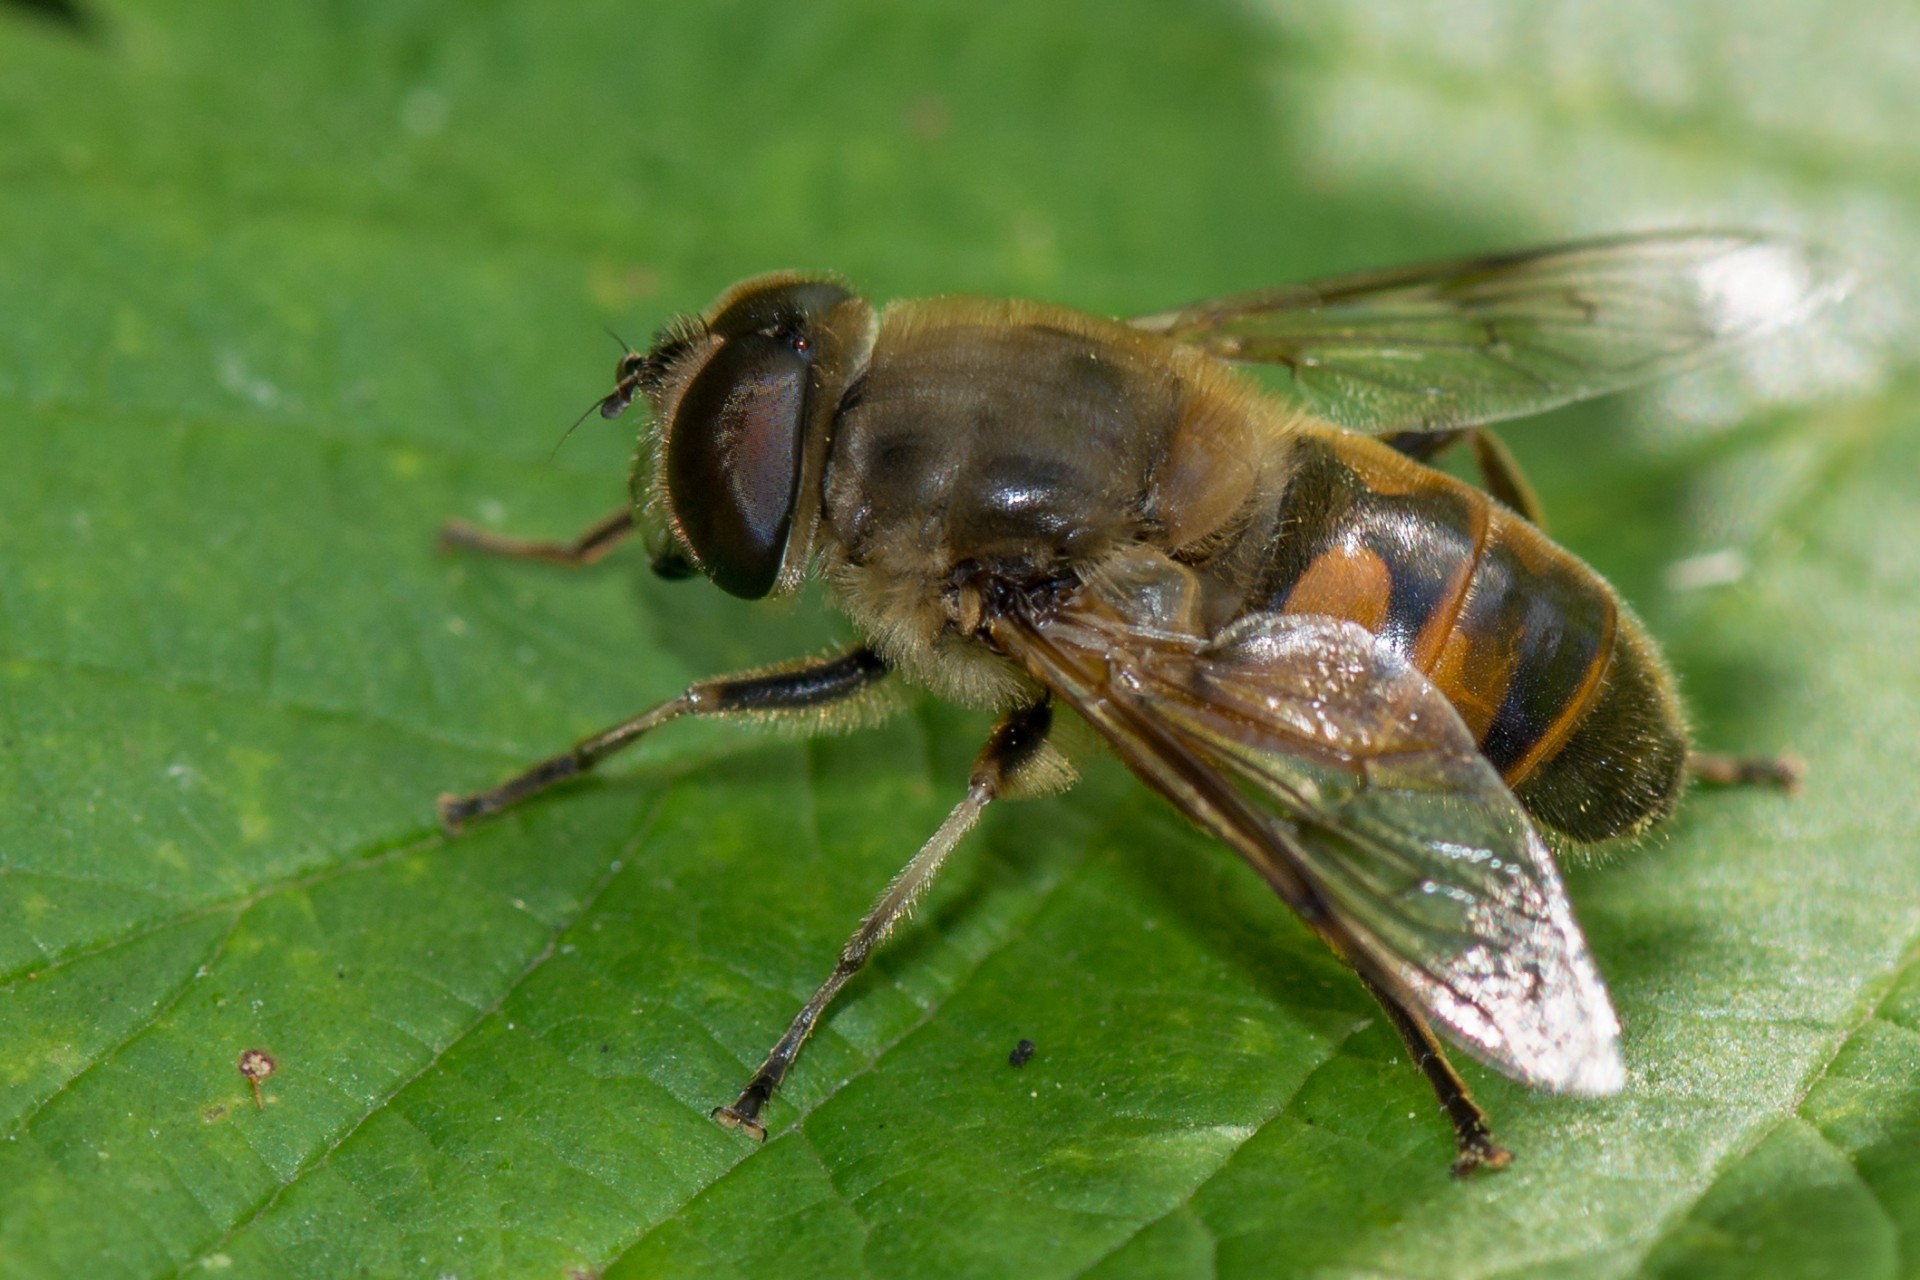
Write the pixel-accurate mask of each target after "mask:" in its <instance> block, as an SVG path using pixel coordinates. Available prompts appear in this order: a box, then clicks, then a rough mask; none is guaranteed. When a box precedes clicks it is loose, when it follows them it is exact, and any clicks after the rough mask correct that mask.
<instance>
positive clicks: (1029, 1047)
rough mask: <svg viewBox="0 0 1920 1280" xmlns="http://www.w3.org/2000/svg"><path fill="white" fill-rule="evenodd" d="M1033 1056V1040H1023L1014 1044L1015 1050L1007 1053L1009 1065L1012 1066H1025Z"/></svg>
mask: <svg viewBox="0 0 1920 1280" xmlns="http://www.w3.org/2000/svg"><path fill="white" fill-rule="evenodd" d="M1031 1057H1033V1041H1031V1040H1022V1041H1021V1042H1020V1043H1019V1044H1017V1045H1015V1046H1013V1052H1012V1053H1010V1054H1008V1055H1007V1065H1008V1066H1010V1067H1024V1066H1026V1065H1027V1060H1028V1059H1029V1058H1031Z"/></svg>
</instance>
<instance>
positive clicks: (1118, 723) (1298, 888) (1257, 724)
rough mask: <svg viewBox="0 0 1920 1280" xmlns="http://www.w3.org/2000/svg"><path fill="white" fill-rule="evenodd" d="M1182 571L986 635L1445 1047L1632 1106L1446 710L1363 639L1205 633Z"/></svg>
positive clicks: (1261, 622)
mask: <svg viewBox="0 0 1920 1280" xmlns="http://www.w3.org/2000/svg"><path fill="white" fill-rule="evenodd" d="M1183 576H1184V571H1182V570H1180V569H1179V568H1178V567H1177V566H1172V565H1167V564H1165V563H1164V562H1161V564H1159V565H1158V566H1155V565H1152V564H1149V565H1147V566H1146V567H1145V569H1144V570H1143V571H1142V572H1140V573H1135V574H1133V575H1132V576H1131V577H1128V576H1126V575H1119V574H1116V575H1108V576H1106V577H1104V578H1103V579H1102V580H1101V581H1100V582H1099V583H1098V584H1097V585H1092V586H1089V587H1086V588H1083V589H1082V590H1081V591H1080V592H1079V593H1078V595H1077V596H1076V597H1075V598H1073V599H1072V600H1071V601H1070V602H1068V603H1067V604H1066V605H1065V606H1062V607H1056V608H1053V609H1051V610H1050V611H1049V612H1047V613H1046V614H1045V615H1044V616H1023V615H1022V614H1021V613H1020V611H1018V610H1015V611H1012V612H1011V613H1010V614H1009V616H1007V617H1005V618H1003V619H1002V620H1000V621H999V622H997V623H996V624H995V626H994V635H995V636H996V638H997V639H999V640H1000V642H1001V643H1002V645H1003V646H1004V647H1005V648H1007V649H1008V651H1009V652H1011V653H1013V654H1014V655H1015V656H1016V657H1018V658H1020V659H1022V660H1023V661H1025V662H1026V664H1027V665H1028V666H1029V667H1030V668H1031V669H1032V670H1033V672H1034V673H1035V675H1037V676H1038V677H1039V678H1040V679H1041V680H1043V681H1044V682H1045V683H1046V684H1047V685H1048V686H1049V687H1050V688H1052V689H1053V690H1054V691H1055V692H1056V693H1057V694H1058V695H1059V696H1060V697H1061V698H1063V699H1064V700H1065V701H1066V702H1067V703H1068V704H1069V705H1071V706H1073V707H1074V708H1075V709H1076V710H1077V711H1079V712H1080V714H1081V715H1082V716H1084V717H1085V718H1086V719H1087V720H1088V721H1089V722H1090V723H1091V724H1092V725H1093V726H1094V727H1095V728H1096V729H1097V730H1099V732H1100V733H1102V734H1103V735H1104V736H1105V737H1106V738H1107V740H1108V741H1109V742H1110V743H1112V745H1113V746H1114V747H1115V748H1116V750H1117V751H1118V752H1119V754H1120V756H1121V757H1122V759H1124V760H1125V761H1126V763H1127V764H1128V766H1129V767H1130V768H1132V769H1133V771H1134V772H1135V773H1136V774H1138V775H1139V776H1140V777H1141V778H1142V779H1144V780H1145V781H1146V782H1148V783H1149V784H1150V785H1152V786H1153V787H1155V788H1156V789H1157V790H1159V791H1161V792H1162V793H1163V794H1165V795H1167V796H1168V797H1169V798H1170V799H1172V800H1173V801H1174V803H1175V804H1176V805H1177V806H1178V807H1179V808H1181V809H1182V810H1183V811H1184V812H1186V813H1187V814H1188V815H1189V816H1190V817H1192V818H1193V819H1194V820H1195V821H1196V822H1198V823H1199V824H1200V825H1201V826H1203V827H1205V828H1207V829H1209V830H1210V831H1212V832H1213V833H1214V834H1215V835H1217V836H1219V837H1220V838H1221V839H1223V840H1225V841H1226V842H1227V843H1228V844H1230V845H1232V846H1233V847H1234V848H1235V849H1236V850H1238V851H1239V852H1240V853H1241V854H1242V855H1243V856H1245V857H1246V858H1247V860H1248V861H1249V862H1251V863H1252V864H1253V865H1254V867H1255V868H1256V869H1257V870H1259V871H1261V872H1262V874H1264V875H1266V877H1267V878H1268V880H1269V881H1270V882H1271V883H1273V884H1274V887H1275V888H1276V889H1277V890H1279V892H1280V893H1281V895H1282V896H1283V897H1284V898H1286V900H1287V901H1288V902H1289V903H1290V904H1291V905H1293V906H1294V907H1295V909H1296V910H1299V911H1300V912H1301V914H1302V915H1303V916H1304V917H1306V919H1307V920H1308V922H1309V923H1310V924H1313V925H1314V926H1315V927H1316V929H1318V930H1319V931H1320V932H1321V934H1322V935H1323V936H1324V937H1326V938H1327V940H1328V942H1329V943H1331V944H1332V945H1333V946H1334V947H1335V949H1336V950H1338V951H1340V952H1341V953H1342V954H1343V955H1344V956H1346V958H1347V959H1348V960H1349V961H1350V962H1352V963H1353V964H1354V965H1355V967H1357V968H1359V969H1360V970H1361V971H1362V972H1363V973H1365V974H1366V975H1367V976H1368V977H1369V978H1371V979H1373V980H1374V981H1376V982H1377V983H1379V984H1380V985H1381V986H1383V987H1384V988H1385V989H1386V990H1388V991H1389V992H1391V993H1392V994H1393V995H1394V996H1396V997H1397V998H1398V999H1400V1000H1401V1001H1402V1002H1403V1003H1405V1004H1407V1005H1408V1006H1409V1007H1411V1008H1413V1009H1415V1010H1417V1011H1419V1012H1420V1013H1421V1014H1423V1015H1424V1016H1425V1017H1426V1018H1427V1019H1428V1020H1429V1021H1431V1022H1432V1023H1433V1024H1435V1025H1436V1026H1437V1027H1438V1028H1439V1029H1440V1030H1442V1031H1443V1032H1444V1033H1445V1034H1446V1035H1447V1036H1448V1037H1449V1038H1450V1039H1452V1040H1454V1041H1455V1042H1457V1043H1458V1044H1460V1045H1461V1046H1462V1047H1463V1048H1465V1049H1466V1050H1467V1051H1468V1052H1470V1053H1472V1054H1473V1055H1474V1056H1476V1057H1478V1058H1480V1059H1481V1060H1482V1061H1484V1062H1486V1063H1488V1064H1489V1065H1491V1066H1493V1067H1496V1068H1497V1069H1499V1070H1500V1071H1502V1072H1504V1073H1506V1074H1507V1075H1510V1076H1512V1077H1514V1078H1516V1079H1518V1080H1522V1081H1524V1082H1526V1083H1528V1084H1531V1085H1536V1086H1540V1087H1543V1088H1548V1089H1553V1090H1558V1091H1562V1092H1568V1093H1577V1094H1604V1093H1611V1092H1614V1091H1616V1090H1618V1089H1619V1088H1620V1087H1621V1085H1622V1083H1623V1080H1624V1072H1623V1069H1622V1066H1621V1061H1620V1055H1619V1050H1618V1047H1617V1038H1618V1023H1617V1022H1616V1020H1615V1018H1614V1014H1613V1009H1612V1006H1611V1005H1610V1004H1609V1003H1608V1000H1607V995H1606V991H1605V989H1604V987H1603V986H1602V985H1601V982H1600V979H1599V977H1598V976H1597V974H1596V973H1595V971H1594V967H1593V963H1592V961H1591V960H1590V959H1589V957H1588V954H1587V948H1586V942H1585V940H1584V939H1583V938H1582V936H1581V934H1580V930H1579V927H1578V926H1577V925H1576V924H1575V923H1574V919H1573V913H1572V910H1571V908H1570V907H1569V905H1568V902H1567V896H1566V891H1565V890H1564V888H1563V887H1562V885H1561V881H1560V876H1559V873H1558V871H1557V870H1556V869H1555V866H1554V862H1553V859H1552V856H1551V854H1550V853H1549V851H1548V850H1547V848H1546V846H1545V844H1544V843H1542V841H1541V839H1540V836H1539V834H1538V833H1537V832H1536V831H1535V830H1534V828H1533V825H1532V823H1531V822H1529V820H1528V819H1527V816H1526V814H1525V812H1524V811H1523V810H1522V809H1521V807H1520V805H1519V802H1518V801H1516V800H1515V799H1514V797H1513V794H1512V792H1510V791H1509V790H1508V789H1507V787H1506V785H1505V784H1504V783H1503V782H1502V781H1501V779H1500V777H1499V774H1498V773H1497V772H1496V771H1495V770H1494V768H1493V766H1492V765H1490V764H1489V763H1487V761H1486V760H1485V758H1484V757H1482V756H1481V755H1480V754H1479V752H1478V751H1477V750H1476V749H1475V746H1474V742H1473V737H1472V735H1471V733H1470V732H1469V731H1468V729H1467V727H1466V725H1465V724H1464V723H1463V722H1462V721H1461V719H1460V717H1459V715H1458V714H1457V713H1456V712H1455V711H1454V710H1453V708H1452V706H1451V705H1450V704H1449V703H1448V702H1447V700H1446V698H1445V697H1444V696H1443V695H1442V694H1441V693H1440V692H1439V691H1438V690H1437V689H1436V688H1435V687H1434V686H1433V684H1432V683H1431V682H1429V681H1428V680H1427V679H1426V677H1425V676H1423V675H1422V674H1421V673H1420V672H1418V671H1417V670H1415V669H1413V668H1412V667H1409V666H1408V665H1406V663H1405V662H1404V661H1403V660H1401V659H1400V658H1399V657H1398V656H1397V655H1395V654H1394V653H1393V652H1392V650H1390V649H1388V648H1386V647H1385V646H1382V645H1379V644H1377V643H1376V642H1375V640H1374V638H1373V636H1371V635H1370V634H1369V633H1368V632H1366V631H1365V630H1364V629H1362V628H1360V627H1358V626H1355V625H1354V624H1352V623H1349V622H1344V621H1338V620H1334V619H1330V618H1323V617H1295V616H1288V615H1283V614H1260V615H1256V616H1252V617H1248V618H1246V619H1243V620H1242V621H1240V622H1239V623H1236V624H1235V625H1234V626H1232V627H1231V628H1230V629H1229V630H1227V631H1226V632H1225V633H1224V634H1222V635H1220V636H1218V637H1216V638H1214V639H1211V640H1208V639H1204V638H1202V637H1200V636H1197V635H1195V634H1192V631H1191V629H1189V628H1188V627H1187V626H1186V625H1185V624H1184V623H1182V622H1181V621H1180V620H1179V619H1180V616H1181V607H1180V605H1179V603H1178V601H1179V596H1180V591H1181V586H1180V579H1181V578H1182V577H1183Z"/></svg>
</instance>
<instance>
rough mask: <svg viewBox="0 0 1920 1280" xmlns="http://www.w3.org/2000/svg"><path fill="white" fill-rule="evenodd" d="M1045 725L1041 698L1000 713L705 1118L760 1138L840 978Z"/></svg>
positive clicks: (1022, 759) (1032, 753) (1022, 764)
mask: <svg viewBox="0 0 1920 1280" xmlns="http://www.w3.org/2000/svg"><path fill="white" fill-rule="evenodd" d="M1052 727H1053V708H1052V704H1051V703H1050V702H1048V701H1047V700H1046V699H1042V700H1041V701H1039V702H1036V703H1034V704H1033V705H1031V706H1027V707H1020V708H1016V709H1015V710H1013V711H1010V712H1008V713H1007V714H1006V715H1005V716H1004V717H1002V718H1001V721H1000V723H999V724H998V725H996V726H994V730H993V734H992V736H991V737H989V738H988V739H987V745H986V746H985V747H984V748H982V749H981V752H980V755H979V758H978V759H976V760H975V761H974V765H973V775H972V777H971V778H970V779H969V780H968V783H967V794H966V797H965V798H964V799H962V800H961V801H960V803H959V804H957V805H955V806H954V807H953V812H952V813H949V814H948V815H947V820H946V821H945V822H943V823H941V824H940V827H939V829H938V830H937V831H935V832H934V833H933V835H932V836H931V837H929V838H928V840H927V842H926V843H925V844H924V845H922V846H921V847H920V852H918V853H916V854H914V855H913V860H912V861H911V862H909V863H907V865H906V866H905V867H904V868H903V869H902V870H901V872H900V874H899V875H897V876H895V877H894V878H893V883H892V884H889V885H888V886H887V888H886V891H885V892H883V893H882V894H881V895H880V898H879V900H878V901H877V902H875V903H874V904H873V907H872V909H871V910H869V911H868V912H867V914H866V918H865V919H863V920H861V921H860V927H859V928H857V929H855V930H854V931H853V936H852V937H851V938H849V939H847V943H846V945H845V946H844V947H842V948H841V949H840V959H839V961H838V962H837V963H835V965H834V966H833V972H832V973H829V974H828V975H827V980H826V981H825V982H823V983H821V984H820V987H819V989H818V990H816V991H815V992H814V993H813V996H812V998H811V999H809V1000H808V1001H807V1002H806V1004H805V1005H803V1006H801V1009H800V1012H799V1013H797V1014H795V1015H794V1019H793V1021H792V1022H791V1023H790V1024H789V1025H788V1027H787V1031H786V1034H785V1035H783V1036H781V1037H780V1040H779V1043H777V1044H775V1045H774V1046H773V1052H771V1053H769V1054H768V1055H767V1059H766V1061H765V1062H763V1063H761V1064H760V1069H759V1070H758V1071H756V1072H754V1074H753V1079H751V1080H749V1081H748V1082H747V1087H746V1088H744V1089H742V1090H741V1091H740V1096H739V1097H737V1098H735V1099H734V1100H733V1101H732V1102H731V1103H729V1104H728V1105H726V1106H724V1107H715V1108H714V1111H713V1118H714V1119H715V1120H718V1121H719V1122H720V1123H721V1124H722V1125H723V1126H725V1127H726V1128H729V1129H739V1130H741V1131H742V1132H743V1133H746V1134H747V1135H748V1136H750V1137H752V1138H753V1139H755V1140H756V1141H760V1142H764V1141H766V1137H767V1126H766V1124H765V1122H764V1121H762V1120H761V1119H760V1109H761V1108H762V1107H764V1106H765V1105H766V1104H767V1100H768V1099H769V1098H771V1097H773V1091H774V1090H775V1089H778V1088H779V1087H780V1082H781V1081H782V1080H784V1079H786V1075H787V1071H788V1069H789V1068H791V1067H792V1066H793V1060H794V1059H795V1058H796V1057H798V1056H799V1054H800V1047H801V1046H802V1045H803V1044H805V1043H806V1041H807V1037H808V1036H810V1035H812V1034H813V1029H814V1027H815V1025H816V1024H818V1023H819V1021H820V1015H821V1013H822V1012H824V1011H825V1009H826V1007H827V1005H828V1004H829V1003H830V1002H831V1001H832V1000H833V998H834V996H836V995H838V994H839V992H840V988H842V987H844V986H846V985H847V980H848V979H849V978H851V977H853V975H854V974H856V973H858V972H860V970H861V968H862V967H863V966H864V965H865V964H866V963H867V959H868V957H869V956H871V955H872V954H873V953H874V951H875V950H876V949H878V948H879V946H880V944H881V943H883V942H885V941H886V940H887V935H888V934H890V933H892V932H893V928H894V926H895V925H897V924H899V923H900V921H901V919H902V918H903V917H904V916H906V915H907V914H908V913H909V912H910V911H912V910H913V904H914V903H915V902H916V901H918V900H919V898H920V895H921V894H922V893H924V892H926V888H927V886H928V885H930V884H932V883H933V878H934V876H935V875H937V874H939V871H940V868H941V866H942V865H943V864H944V863H945V862H946V860H947V855H948V854H949V853H951V852H953V848H954V846H955V845H957V844H959V843H960V841H961V838H962V837H964V836H965V835H966V834H967V832H969V831H971V830H972V829H973V824H974V823H976V822H978V821H979V820H980V814H981V813H982V811H984V810H985V809H986V807H987V806H988V805H989V804H991V803H992V802H993V801H994V800H995V799H997V798H998V797H1000V796H1001V795H1004V794H1006V793H1008V792H1009V791H1011V790H1013V789H1015V788H1016V787H1018V785H1019V783H1020V781H1021V774H1022V773H1023V772H1024V771H1026V770H1028V769H1030V768H1033V767H1035V766H1036V765H1037V764H1038V762H1039V760H1040V759H1041V758H1042V753H1043V751H1044V750H1045V748H1046V741H1047V733H1048V731H1049V730H1050V729H1051V728H1052Z"/></svg>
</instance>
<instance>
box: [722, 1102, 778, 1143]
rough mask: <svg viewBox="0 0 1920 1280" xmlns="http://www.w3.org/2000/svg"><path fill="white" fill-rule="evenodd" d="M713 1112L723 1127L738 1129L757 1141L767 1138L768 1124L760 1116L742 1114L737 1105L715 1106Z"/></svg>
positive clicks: (763, 1140)
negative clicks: (761, 1120)
mask: <svg viewBox="0 0 1920 1280" xmlns="http://www.w3.org/2000/svg"><path fill="white" fill-rule="evenodd" d="M712 1114H713V1118H714V1120H716V1121H717V1122H718V1123H719V1125H720V1127H721V1128H722V1129H737V1130H738V1131H740V1132H741V1133H744V1134H746V1135H747V1136H748V1137H749V1138H752V1139H753V1140H754V1141H755V1142H765V1141H766V1140H767V1126H766V1125H764V1124H762V1123H761V1122H760V1118H759V1117H758V1116H750V1115H745V1114H742V1113H741V1112H740V1111H739V1110H738V1109H737V1108H736V1107H715V1108H714V1109H713V1113H712Z"/></svg>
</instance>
